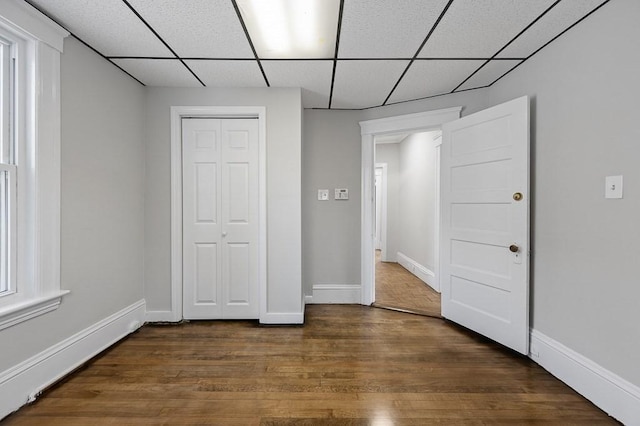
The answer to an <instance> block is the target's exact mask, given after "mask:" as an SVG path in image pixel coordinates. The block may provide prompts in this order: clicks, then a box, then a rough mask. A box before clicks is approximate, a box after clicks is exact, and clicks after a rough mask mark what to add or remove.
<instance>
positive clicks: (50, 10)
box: [27, 0, 609, 109]
mask: <svg viewBox="0 0 640 426" xmlns="http://www.w3.org/2000/svg"><path fill="white" fill-rule="evenodd" d="M265 1H267V0H265ZM608 1H609V0H606V1H604V0H340V4H339V8H338V10H337V11H336V12H335V13H333V12H332V15H333V14H335V17H332V19H335V23H334V27H335V34H336V37H335V48H332V49H331V50H333V54H332V55H330V56H327V57H323V58H311V59H310V58H293V59H291V58H282V57H274V55H273V54H270V55H264V56H261V55H260V50H259V49H256V46H260V40H254V39H252V37H251V35H250V32H249V31H247V30H246V23H245V22H244V20H243V18H242V16H243V14H242V13H241V11H240V8H239V7H238V4H237V3H236V0H27V2H28V3H29V4H31V5H32V6H34V7H35V8H37V9H38V10H40V11H41V12H43V13H44V14H45V15H47V16H49V17H50V18H51V19H53V20H54V21H56V22H57V23H58V24H60V25H61V26H62V27H64V28H65V29H67V30H68V31H69V32H71V34H72V35H73V36H74V37H76V38H77V39H79V40H80V41H82V42H83V43H84V44H86V45H88V46H89V47H91V48H92V49H93V50H95V51H96V52H97V53H99V54H100V55H102V56H103V57H104V58H106V59H107V60H109V61H110V62H112V63H113V64H114V65H115V66H117V67H118V68H120V69H121V70H122V71H124V72H126V73H127V74H129V76H131V77H132V78H134V79H135V80H137V81H138V82H139V83H140V84H143V85H146V86H172V87H204V86H206V87H301V88H302V97H303V105H304V107H305V108H320V109H327V108H329V109H365V108H373V107H378V106H382V105H390V104H395V103H402V102H408V101H412V100H417V99H424V98H429V97H434V96H441V95H445V94H448V93H453V92H460V91H465V90H472V89H478V88H483V87H488V86H491V85H492V84H494V83H495V82H496V81H498V80H499V79H501V78H502V77H504V76H505V75H506V74H508V73H509V72H511V71H512V70H513V69H515V68H516V67H518V66H519V65H520V64H522V63H523V62H524V61H526V60H527V59H529V58H530V57H531V56H533V55H534V54H536V53H537V52H538V51H539V50H541V49H542V48H544V47H545V46H547V45H548V44H549V43H551V42H553V41H555V40H556V39H557V38H558V37H560V36H562V35H563V34H564V33H565V32H567V31H568V30H570V29H571V28H572V27H573V26H574V25H576V24H579V23H580V21H581V20H583V19H584V18H585V17H587V16H588V15H590V14H591V13H593V12H595V11H597V9H599V8H600V7H601V6H602V5H604V4H605V3H607V2H608ZM332 43H333V42H332Z"/></svg>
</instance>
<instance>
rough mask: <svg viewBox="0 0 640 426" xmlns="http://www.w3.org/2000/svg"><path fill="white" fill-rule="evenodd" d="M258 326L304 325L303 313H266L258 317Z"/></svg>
mask: <svg viewBox="0 0 640 426" xmlns="http://www.w3.org/2000/svg"><path fill="white" fill-rule="evenodd" d="M260 324H283V325H284V324H304V312H285V313H277V312H267V313H266V314H262V315H260Z"/></svg>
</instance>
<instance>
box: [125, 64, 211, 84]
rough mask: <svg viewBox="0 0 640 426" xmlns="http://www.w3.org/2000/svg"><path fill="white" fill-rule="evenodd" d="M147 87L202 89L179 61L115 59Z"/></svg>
mask: <svg viewBox="0 0 640 426" xmlns="http://www.w3.org/2000/svg"><path fill="white" fill-rule="evenodd" d="M113 62H115V63H116V64H118V66H120V67H122V68H123V69H124V70H126V71H127V72H128V73H129V74H131V75H133V76H134V77H135V78H137V79H138V80H140V81H141V82H143V83H144V84H145V85H147V86H170V87H202V85H201V84H200V83H199V82H198V80H196V78H195V77H194V76H193V75H191V73H190V72H189V70H188V69H187V68H186V67H185V66H184V65H183V64H182V63H181V62H180V61H178V60H177V59H113Z"/></svg>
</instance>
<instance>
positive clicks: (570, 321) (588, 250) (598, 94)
mask: <svg viewBox="0 0 640 426" xmlns="http://www.w3.org/2000/svg"><path fill="white" fill-rule="evenodd" d="M638 16H640V2H637V1H636V0H618V1H613V2H609V3H607V4H606V5H605V6H604V7H603V8H601V9H600V10H599V11H598V12H597V13H595V14H593V15H592V16H590V17H589V18H587V19H586V20H585V21H583V22H582V23H581V24H580V25H578V26H576V27H575V28H573V29H572V30H570V31H569V32H568V33H566V34H565V35H564V36H563V37H561V38H560V39H558V40H556V41H555V42H554V43H552V44H551V45H549V46H548V47H546V48H545V49H543V50H542V51H541V52H540V53H538V54H537V55H536V56H534V57H533V58H532V59H530V60H529V61H527V62H526V63H525V64H524V65H522V66H521V67H519V68H518V69H516V70H515V71H513V72H512V73H511V74H509V75H508V76H507V77H505V78H504V79H502V80H501V81H500V82H498V83H497V84H496V85H494V86H493V87H491V88H487V89H481V90H475V91H471V92H464V93H460V94H454V95H448V96H441V97H437V98H432V99H427V100H423V101H420V102H410V103H404V104H398V105H393V106H389V107H383V108H377V109H371V110H365V111H362V112H360V113H359V114H357V113H349V115H348V116H337V113H336V112H332V113H330V112H321V111H305V123H306V125H307V126H309V127H314V128H315V132H313V133H311V134H309V135H308V139H309V140H307V141H305V146H307V145H310V144H311V143H314V142H317V143H321V142H322V141H325V140H326V138H325V137H324V136H325V135H328V134H329V132H330V130H329V129H330V128H331V127H332V126H333V124H334V120H335V122H336V125H339V126H340V129H341V130H342V131H344V132H345V133H344V136H343V137H342V138H341V143H342V146H343V152H350V153H352V155H353V157H352V158H351V159H350V160H349V161H347V160H346V159H343V161H344V162H345V163H348V164H349V166H348V167H350V168H357V169H358V170H359V168H360V157H359V156H360V150H359V147H360V143H361V140H360V134H359V132H360V128H359V125H358V121H359V120H369V119H374V118H380V117H387V116H393V115H399V114H406V113H412V112H418V111H429V110H434V109H439V108H446V107H451V106H463V115H467V114H470V113H472V112H475V111H478V110H480V109H483V108H486V107H489V106H491V105H495V104H497V103H500V102H503V101H506V100H509V99H513V98H516V97H519V96H522V95H529V96H531V98H532V103H531V111H532V117H531V118H532V139H531V143H532V151H531V155H532V166H533V167H532V178H533V185H532V191H533V198H532V202H533V204H532V213H533V214H532V249H533V258H532V259H533V262H532V280H531V286H532V302H531V303H532V325H533V327H534V328H535V329H537V330H539V331H540V332H542V333H544V334H546V335H548V336H549V337H551V338H553V339H555V340H557V341H559V342H561V343H562V344H564V345H566V346H568V347H569V348H571V349H573V350H575V351H577V352H579V353H581V354H582V355H584V356H586V357H588V358H590V359H592V360H594V361H595V362H597V363H599V364H600V365H602V366H603V367H604V368H607V369H609V370H611V371H613V372H614V373H617V374H619V375H620V376H622V377H623V378H625V379H626V380H628V381H630V382H631V383H633V384H635V385H640V369H639V368H638V367H637V360H638V359H639V358H640V331H639V329H638V324H640V310H639V309H638V308H637V305H638V300H640V285H638V282H639V280H638V273H637V270H636V264H637V260H638V259H640V245H639V244H638V241H639V240H640V226H638V224H637V222H638V219H637V218H638V217H640V198H639V197H640V191H639V190H638V186H637V185H636V183H637V182H640V168H639V167H638V158H639V157H640V144H638V141H639V140H640V127H639V126H638V125H637V121H638V117H639V116H640V106H639V104H638V90H637V78H638V75H640V56H639V55H637V54H635V52H638V51H640V26H638V25H637V22H636V21H637V17H638ZM349 118H350V119H351V121H349ZM314 121H318V122H322V126H320V125H314ZM333 132H334V131H333V130H331V133H333ZM310 161H311V162H313V159H311V160H310ZM336 172H339V171H336V169H334V168H328V167H315V166H314V165H313V164H311V166H310V168H309V169H308V170H307V169H305V179H313V180H316V181H322V180H323V179H324V178H325V177H326V178H328V177H329V176H331V175H332V174H333V173H336ZM617 174H623V175H624V178H625V198H624V199H623V200H605V199H604V193H603V191H604V177H605V176H607V175H617ZM309 175H311V176H309ZM345 214H350V215H351V216H348V217H341V218H340V222H341V223H342V222H350V223H356V224H358V223H359V217H358V216H356V215H359V212H355V210H354V211H353V212H345ZM311 219H314V220H311ZM305 223H306V225H305V226H306V227H310V228H311V229H305V235H316V234H319V233H320V232H321V229H324V228H330V227H331V226H333V223H331V222H328V221H322V222H320V221H318V219H317V218H311V217H305ZM352 238H353V239H354V240H357V239H359V233H358V235H355V236H353V237H352ZM305 244H306V246H307V247H314V246H313V244H309V243H307V242H305ZM356 244H357V242H356V241H352V240H349V241H347V242H343V244H342V245H338V244H334V245H332V246H327V245H323V246H322V249H323V250H332V251H335V252H337V254H336V256H338V255H342V256H345V257H347V258H348V259H350V260H352V261H353V262H354V264H355V265H356V266H359V263H358V260H357V259H355V258H354V255H353V252H352V251H351V250H350V249H349V248H350V247H353V246H354V245H356ZM315 255H316V253H315V252H314V251H313V250H311V249H309V250H305V252H304V253H303V256H304V258H305V260H306V264H311V265H313V258H314V257H315ZM331 277H332V278H333V279H335V282H338V283H340V282H343V281H345V280H347V279H349V280H353V279H354V277H353V267H352V266H351V265H349V267H346V268H344V269H343V270H341V271H332V275H331ZM356 279H357V278H356Z"/></svg>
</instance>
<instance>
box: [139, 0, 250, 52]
mask: <svg viewBox="0 0 640 426" xmlns="http://www.w3.org/2000/svg"><path fill="white" fill-rule="evenodd" d="M129 3H130V4H131V5H132V6H133V7H134V8H135V9H136V10H137V11H138V13H140V15H141V16H142V17H143V18H144V19H145V20H146V21H147V22H148V23H149V25H151V26H152V27H153V29H154V30H155V31H156V32H157V33H158V34H160V37H162V38H163V39H164V41H166V42H167V44H169V46H171V48H172V49H173V50H174V51H175V52H176V53H177V54H178V56H181V57H191V58H253V57H254V56H253V52H252V51H251V47H250V46H249V42H248V41H247V36H246V35H245V33H244V30H243V29H242V25H241V24H240V21H239V20H238V16H237V15H236V12H235V10H234V8H233V4H232V3H231V1H229V0H180V1H175V0H153V1H148V0H129Z"/></svg>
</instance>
